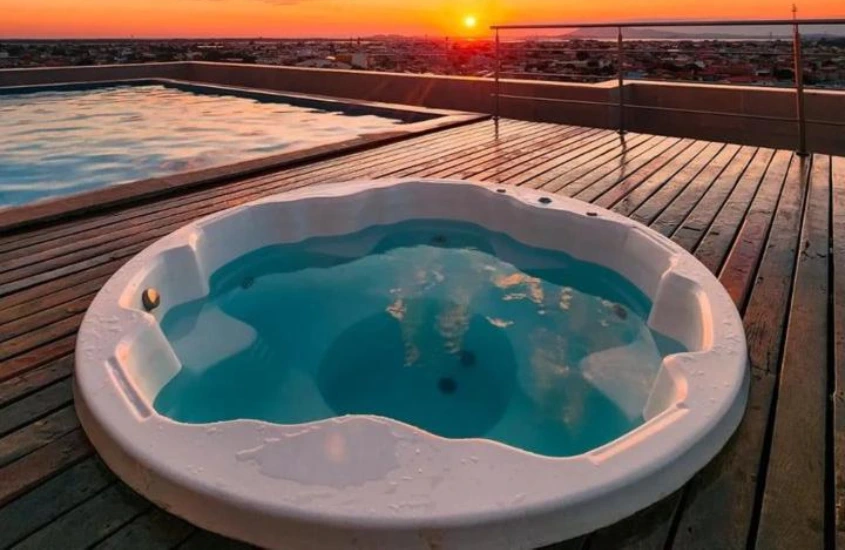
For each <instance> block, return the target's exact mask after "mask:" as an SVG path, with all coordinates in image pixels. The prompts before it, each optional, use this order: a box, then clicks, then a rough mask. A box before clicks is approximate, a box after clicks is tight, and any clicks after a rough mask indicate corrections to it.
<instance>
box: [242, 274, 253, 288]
mask: <svg viewBox="0 0 845 550" xmlns="http://www.w3.org/2000/svg"><path fill="white" fill-rule="evenodd" d="M254 284H255V279H253V278H252V277H244V279H243V281H241V288H250V287H251V286H252V285H254Z"/></svg>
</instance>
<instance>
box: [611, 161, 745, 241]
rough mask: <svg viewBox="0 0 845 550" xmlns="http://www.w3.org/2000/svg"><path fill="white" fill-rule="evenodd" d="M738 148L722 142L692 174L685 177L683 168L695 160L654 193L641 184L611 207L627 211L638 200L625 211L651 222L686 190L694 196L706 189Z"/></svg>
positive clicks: (648, 222) (643, 221)
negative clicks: (710, 158) (632, 209)
mask: <svg viewBox="0 0 845 550" xmlns="http://www.w3.org/2000/svg"><path fill="white" fill-rule="evenodd" d="M737 151H739V147H738V146H736V145H725V146H724V147H723V148H722V150H721V151H719V153H718V154H717V155H716V156H715V157H713V159H712V160H710V161H709V162H707V163H706V164H705V165H704V166H702V168H701V170H698V171H696V173H695V175H694V176H693V177H692V178H690V179H687V178H686V177H685V174H686V172H685V171H686V170H688V169H689V168H690V167H691V166H692V165H694V164H695V161H693V162H692V163H690V166H686V167H684V169H683V170H682V171H681V172H680V173H679V174H678V175H677V176H676V177H673V178H672V179H670V180H667V181H666V182H665V183H664V184H663V185H661V186H660V187H659V188H658V189H656V190H655V192H654V193H650V192H647V190H646V188H645V187H643V186H640V187H638V188H637V189H635V190H634V191H632V192H631V193H629V194H628V196H626V197H625V198H624V199H623V201H624V202H623V201H620V203H619V204H618V205H617V207H614V210H615V211H617V212H622V211H623V210H624V211H626V213H627V212H630V208H633V207H634V205H636V204H637V202H639V203H640V204H639V206H637V208H636V210H634V211H633V212H631V213H630V214H628V215H629V216H630V217H631V218H633V219H635V220H637V221H639V222H642V223H645V224H649V225H651V224H652V223H654V222H655V221H656V220H657V217H658V216H659V215H660V214H662V213H663V211H664V209H666V208H667V207H668V206H669V205H670V204H672V203H673V202H674V201H675V200H676V199H678V198H680V197H681V196H682V195H683V194H684V193H686V192H688V193H690V194H691V195H693V196H694V195H695V194H696V193H699V192H700V191H701V190H706V189H708V188H709V187H710V185H711V184H712V183H713V181H715V179H716V178H718V177H719V174H721V173H722V171H723V170H724V169H725V167H726V166H727V165H728V164H729V163H730V162H731V160H732V159H733V158H734V156H735V155H736V153H737ZM640 196H647V197H648V198H647V200H641V199H640ZM623 204H624V207H623Z"/></svg>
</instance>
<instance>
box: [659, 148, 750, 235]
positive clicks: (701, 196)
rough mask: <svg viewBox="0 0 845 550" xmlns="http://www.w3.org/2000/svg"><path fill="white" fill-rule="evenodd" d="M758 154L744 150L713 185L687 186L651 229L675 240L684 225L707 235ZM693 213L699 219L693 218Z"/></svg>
mask: <svg viewBox="0 0 845 550" xmlns="http://www.w3.org/2000/svg"><path fill="white" fill-rule="evenodd" d="M755 152H756V150H755V149H754V148H752V147H742V148H741V149H740V150H739V152H737V154H736V155H735V156H734V157H733V159H731V161H730V162H729V163H728V165H727V166H726V167H725V168H724V169H723V170H722V172H721V173H720V174H719V175H718V176H717V177H716V178H715V179H714V180H713V181H712V182H711V183H710V184H709V185H708V184H706V183H704V182H702V183H704V184H703V185H702V186H700V187H699V186H697V185H695V184H694V183H693V184H692V185H689V186H687V188H686V189H684V190H683V192H681V194H680V195H679V196H678V198H677V199H675V200H674V201H673V202H672V203H671V204H669V206H667V207H666V208H665V209H664V210H663V212H662V213H661V214H660V215H659V216H657V218H656V219H655V220H654V223H652V224H651V228H652V229H654V230H655V231H657V232H658V233H661V234H663V235H666V236H668V237H671V236H674V235H675V232H676V231H677V229H678V228H679V227H680V226H681V224H684V225H685V226H686V227H687V230H688V232H692V231H693V230H698V232H699V234H703V233H704V232H705V231H707V228H708V227H709V226H710V222H711V221H712V220H713V218H714V217H715V216H716V213H718V212H719V210H720V209H721V208H722V205H723V204H725V200H727V198H728V195H729V194H730V193H731V192H732V191H733V190H734V188H735V187H736V185H737V184H738V183H739V180H740V178H741V177H742V174H743V173H744V172H745V169H746V168H747V167H748V165H749V163H750V162H751V159H752V157H753V156H754V153H755ZM693 211H695V216H693V215H692V214H693ZM675 242H678V239H675Z"/></svg>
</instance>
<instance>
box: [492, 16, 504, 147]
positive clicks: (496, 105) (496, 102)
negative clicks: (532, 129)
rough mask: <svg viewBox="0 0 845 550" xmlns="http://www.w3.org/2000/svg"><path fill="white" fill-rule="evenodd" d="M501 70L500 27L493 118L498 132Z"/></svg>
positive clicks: (497, 34) (497, 37) (497, 40)
mask: <svg viewBox="0 0 845 550" xmlns="http://www.w3.org/2000/svg"><path fill="white" fill-rule="evenodd" d="M501 71H502V54H501V51H500V47H499V29H496V68H495V71H494V78H495V83H494V85H493V90H494V91H493V93H494V94H495V99H494V102H493V120H494V122H495V124H496V131H497V132H498V130H499V96H500V93H501V90H500V88H499V86H500V83H499V79H500V74H499V73H501Z"/></svg>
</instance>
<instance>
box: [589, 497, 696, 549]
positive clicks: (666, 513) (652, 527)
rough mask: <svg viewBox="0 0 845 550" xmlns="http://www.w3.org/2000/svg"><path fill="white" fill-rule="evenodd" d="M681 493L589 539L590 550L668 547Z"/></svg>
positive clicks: (597, 532)
mask: <svg viewBox="0 0 845 550" xmlns="http://www.w3.org/2000/svg"><path fill="white" fill-rule="evenodd" d="M680 500H681V491H676V492H675V493H672V494H671V495H669V496H668V497H666V498H664V499H661V500H660V501H658V502H657V503H655V504H652V505H651V506H649V507H648V508H646V509H645V510H641V511H639V512H637V513H636V514H634V515H632V516H629V517H627V518H625V519H623V520H622V521H619V522H617V523H614V524H613V525H611V526H609V527H605V528H604V529H599V530H598V531H596V532H595V533H593V534H592V535H590V536H589V539H588V548H589V550H652V549H654V550H656V549H658V548H663V547H664V546H665V543H666V540H667V539H668V537H669V531H670V529H671V521H670V520H671V518H672V515H673V514H674V512H675V510H676V509H677V507H678V505H679V503H680Z"/></svg>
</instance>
